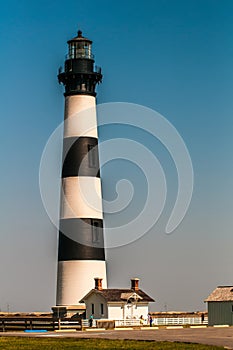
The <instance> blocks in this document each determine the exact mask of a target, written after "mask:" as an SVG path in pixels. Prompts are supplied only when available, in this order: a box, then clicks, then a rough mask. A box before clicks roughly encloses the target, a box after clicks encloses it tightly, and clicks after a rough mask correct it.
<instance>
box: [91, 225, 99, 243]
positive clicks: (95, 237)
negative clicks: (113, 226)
mask: <svg viewBox="0 0 233 350" xmlns="http://www.w3.org/2000/svg"><path fill="white" fill-rule="evenodd" d="M99 231H100V224H99V222H98V221H95V220H92V242H93V243H98V242H99V239H100V232H99Z"/></svg>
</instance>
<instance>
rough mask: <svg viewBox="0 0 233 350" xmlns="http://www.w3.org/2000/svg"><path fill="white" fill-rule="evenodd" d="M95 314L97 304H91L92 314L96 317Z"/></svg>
mask: <svg viewBox="0 0 233 350" xmlns="http://www.w3.org/2000/svg"><path fill="white" fill-rule="evenodd" d="M94 313H95V304H91V314H92V315H94Z"/></svg>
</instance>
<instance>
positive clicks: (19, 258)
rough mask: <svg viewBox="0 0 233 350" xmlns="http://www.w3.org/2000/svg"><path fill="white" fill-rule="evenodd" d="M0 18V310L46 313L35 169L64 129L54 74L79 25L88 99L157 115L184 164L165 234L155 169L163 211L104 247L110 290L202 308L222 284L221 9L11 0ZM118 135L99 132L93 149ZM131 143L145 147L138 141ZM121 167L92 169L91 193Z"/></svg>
mask: <svg viewBox="0 0 233 350" xmlns="http://www.w3.org/2000/svg"><path fill="white" fill-rule="evenodd" d="M0 19H1V20H0V26H1V37H0V41H1V56H0V60H1V68H2V69H1V84H0V89H1V93H0V96H1V129H0V140H1V196H0V220H1V231H0V237H1V245H0V281H1V286H0V309H1V310H3V311H6V310H7V308H9V309H10V311H14V310H17V311H35V310H41V311H42V310H43V311H46V310H49V309H50V307H51V306H52V305H54V304H55V290H56V259H57V232H56V229H55V228H54V227H53V225H52V224H51V222H50V220H49V218H48V217H47V214H46V212H45V210H44V207H43V204H42V202H41V198H40V191H39V164H40V158H41V154H42V151H43V149H44V146H45V144H46V142H47V139H48V138H49V136H50V134H51V133H52V132H53V130H54V129H55V128H56V127H57V126H58V124H60V123H61V122H62V120H63V107H64V106H63V103H64V99H63V88H62V86H59V85H58V83H57V77H56V76H57V70H58V67H59V66H60V65H63V62H64V58H65V54H66V50H67V47H66V41H67V40H68V39H70V38H72V37H73V36H75V35H76V32H77V29H78V28H80V29H82V31H83V34H84V36H87V37H88V38H90V39H92V40H93V42H94V44H93V51H94V54H95V57H96V63H97V64H98V65H99V66H101V67H102V70H103V75H104V79H103V84H102V85H101V86H99V88H98V103H105V102H130V103H136V104H141V105H143V106H146V107H150V108H152V109H154V110H156V111H158V112H159V113H161V114H162V115H163V116H165V117H166V118H167V119H168V120H169V121H170V122H171V123H172V124H173V125H174V126H175V127H176V129H177V130H178V132H179V133H180V135H181V136H182V137H183V139H184V141H185V143H186V145H187V148H188V150H189V152H190V155H191V158H192V162H193V168H194V177H195V185H194V193H193V199H192V202H191V205H190V208H189V210H188V213H187V215H186V217H185V218H184V220H183V222H182V223H181V224H180V225H179V227H178V228H177V229H176V230H175V232H174V233H173V234H172V235H166V234H165V233H164V227H165V225H166V219H167V217H168V215H167V213H168V212H169V211H170V209H171V208H172V201H173V200H174V193H175V192H176V190H177V178H176V173H175V171H174V166H172V162H171V164H170V165H169V158H168V159H167V160H166V161H164V172H165V175H166V177H167V178H168V194H169V196H170V197H169V196H168V198H169V199H168V201H167V203H166V210H165V214H164V215H163V216H162V217H161V220H160V221H159V222H158V225H157V226H156V227H154V228H152V229H151V230H150V231H149V232H148V233H147V234H146V235H144V236H143V237H142V238H141V239H139V240H137V241H135V242H134V243H132V244H129V245H126V246H123V247H119V248H114V249H108V250H107V264H108V265H107V266H108V282H109V287H121V288H123V287H127V286H128V285H129V278H130V277H139V278H140V279H141V287H142V289H144V290H145V291H146V292H148V294H150V295H151V296H152V297H153V298H154V299H156V303H155V304H154V305H153V307H152V309H153V310H156V311H160V310H167V309H168V310H202V309H204V308H205V305H204V304H203V300H204V299H205V298H206V297H207V296H208V294H209V293H210V292H211V291H212V290H213V289H214V288H215V287H216V286H217V285H221V284H222V285H227V284H233V269H232V266H233V258H232V246H233V235H232V223H233V220H232V217H233V215H232V208H233V189H232V188H233V186H232V184H233V183H232V178H233V166H232V149H233V137H232V132H233V119H232V111H233V98H232V96H233V45H232V36H233V27H232V23H233V2H232V1H230V0H228V1H227V0H189V1H186V0H176V1H173V0H155V1H152V0H150V1H149V0H145V1H143V2H142V1H138V0H134V1H122V0H118V1H102V0H100V1H92V0H90V1H80V2H77V1H74V0H70V1H69V0H68V1H66V2H64V1H60V0H56V1H55V0H50V1H45V0H41V1H36V0H35V1H29V0H22V1H16V0H9V1H7V2H6V1H5V2H2V3H1V5H0ZM127 132H129V131H127V128H123V127H115V128H114V129H113V128H110V129H109V128H107V127H106V128H105V127H103V128H102V129H101V130H100V132H99V134H100V141H101V140H102V141H103V140H107V139H109V138H111V137H116V135H117V137H125V135H127ZM135 137H136V139H137V140H140V142H142V143H144V144H145V146H147V147H149V148H151V149H153V147H155V146H154V145H157V144H156V143H153V142H152V141H151V140H150V139H149V138H148V137H147V136H146V135H144V134H143V133H141V134H139V133H138V134H137V133H136V134H135ZM157 146H158V145H157ZM157 146H156V147H157ZM158 148H159V147H158ZM153 152H155V153H156V151H155V149H153ZM158 152H160V155H161V158H162V159H163V154H162V153H163V150H159V151H158ZM103 156H104V155H103V154H102V155H101V157H103ZM170 161H171V160H170ZM116 169H117V171H116ZM121 169H122V172H121V171H120V170H121ZM132 169H133V168H132ZM132 169H131V170H130V169H129V171H128V173H127V166H125V164H124V162H123V161H122V163H118V165H115V166H114V162H112V164H111V165H109V167H107V166H106V167H103V169H102V180H103V196H104V197H105V198H108V199H109V198H114V194H115V185H114V184H115V183H116V182H117V180H118V179H120V178H121V175H122V177H123V178H125V177H126V178H127V176H129V175H130V174H131V173H134V171H132ZM123 170H124V171H123ZM117 176H118V179H117V178H116V177H117ZM140 176H141V175H139V177H137V179H139V178H140ZM173 177H174V179H173ZM155 181H156V179H155ZM136 187H137V186H136ZM141 191H142V190H141ZM135 192H137V191H136V190H135ZM139 193H140V192H139ZM141 193H143V191H142V192H141ZM142 197H143V196H142ZM135 200H137V195H136V197H135ZM134 203H136V206H137V202H134ZM106 220H108V222H110V221H111V220H113V221H114V220H116V217H115V219H114V217H106ZM119 220H120V219H119ZM7 305H8V306H7Z"/></svg>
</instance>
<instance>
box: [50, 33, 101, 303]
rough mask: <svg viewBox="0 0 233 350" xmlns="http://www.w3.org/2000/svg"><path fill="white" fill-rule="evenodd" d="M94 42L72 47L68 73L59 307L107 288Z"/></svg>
mask: <svg viewBox="0 0 233 350" xmlns="http://www.w3.org/2000/svg"><path fill="white" fill-rule="evenodd" d="M91 45H92V41H91V40H89V39H87V38H84V37H83V36H82V32H81V31H78V35H77V36H76V37H75V38H73V39H71V40H69V41H68V55H67V57H66V61H65V65H64V71H62V69H60V70H59V74H58V80H59V83H62V84H63V85H64V86H65V93H64V96H65V117H64V119H65V124H64V140H63V164H62V185H61V208H60V228H59V247H58V278H57V306H69V305H78V304H79V301H80V300H81V298H82V297H83V296H84V295H85V294H87V292H89V290H91V289H92V288H93V281H94V278H96V277H99V278H102V279H103V287H104V288H107V279H106V263H105V252H104V239H103V211H102V195H101V180H100V171H99V155H98V134H97V121H96V92H95V88H96V85H97V84H98V83H100V82H101V79H102V74H101V69H100V68H97V67H95V68H94V56H93V54H92V50H91Z"/></svg>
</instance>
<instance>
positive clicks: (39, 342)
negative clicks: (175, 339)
mask: <svg viewBox="0 0 233 350" xmlns="http://www.w3.org/2000/svg"><path fill="white" fill-rule="evenodd" d="M0 349H1V350H41V349H46V350H76V349H80V350H97V349H101V350H115V349H124V350H138V349H140V350H152V349H153V350H154V349H155V350H171V349H175V350H176V349H177V350H181V349H183V350H191V349H193V350H196V349H197V350H220V349H224V348H223V347H217V346H208V345H198V344H188V343H186V344H183V343H170V342H153V341H135V340H106V339H77V338H76V339H74V338H59V339H54V338H23V337H0Z"/></svg>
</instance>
